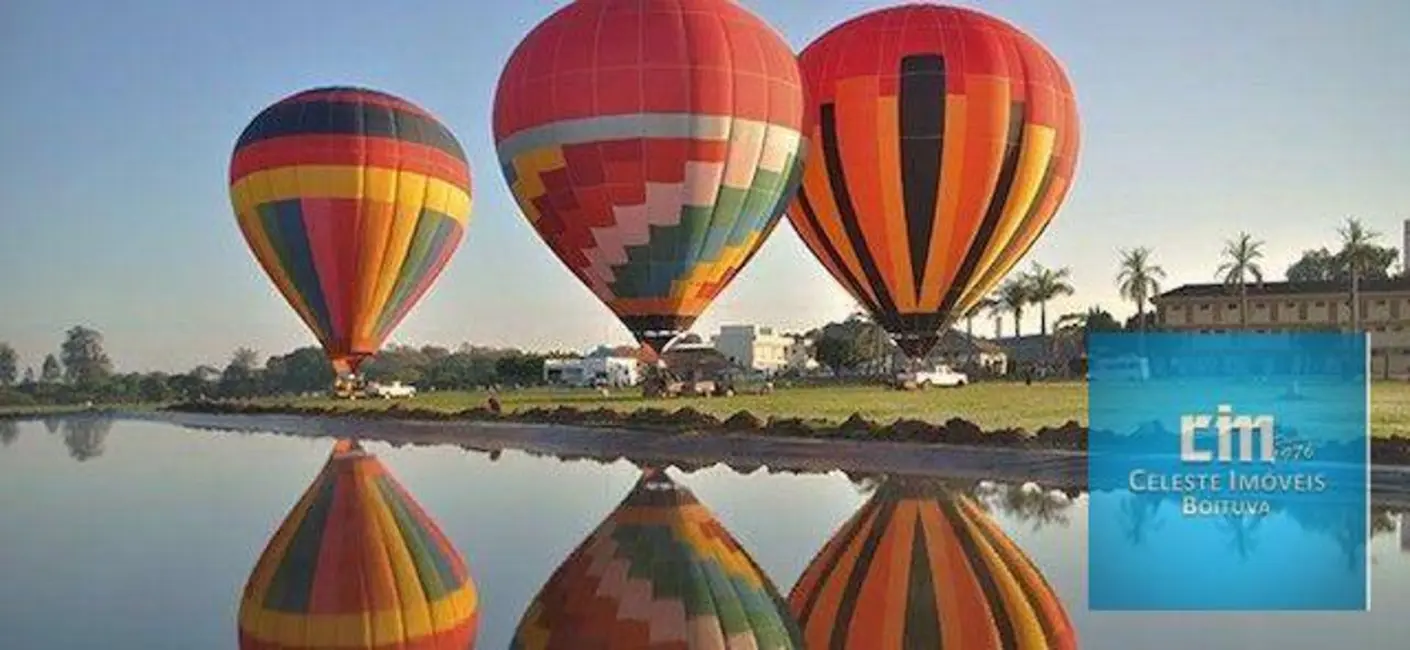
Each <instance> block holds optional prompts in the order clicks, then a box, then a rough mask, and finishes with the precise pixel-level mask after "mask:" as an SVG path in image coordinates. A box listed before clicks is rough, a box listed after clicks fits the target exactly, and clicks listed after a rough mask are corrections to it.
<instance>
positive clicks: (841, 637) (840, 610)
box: [828, 501, 896, 650]
mask: <svg viewBox="0 0 1410 650" xmlns="http://www.w3.org/2000/svg"><path fill="white" fill-rule="evenodd" d="M895 514H896V502H894V501H888V502H885V503H882V504H881V508H880V511H879V512H878V513H877V515H876V521H875V522H873V524H872V527H871V530H869V531H867V535H866V537H864V538H862V540H861V546H860V547H859V549H858V553H857V561H856V564H855V565H853V567H852V570H851V572H850V573H849V574H848V576H847V581H846V586H845V587H844V588H843V590H842V598H841V600H840V601H839V602H838V605H837V611H836V617H837V619H838V620H843V621H849V622H850V621H852V620H854V618H855V616H856V613H857V607H858V605H859V598H858V597H859V595H860V593H861V590H862V583H863V581H865V580H866V578H867V572H868V571H869V570H870V569H871V564H872V560H874V559H875V558H876V551H877V547H878V546H879V545H880V544H881V542H882V540H883V539H884V537H885V535H886V533H887V531H888V530H890V528H891V526H892V525H893V524H894V522H895V519H894V516H895ZM849 627H850V625H841V626H837V627H835V628H833V630H832V636H831V637H830V638H829V639H828V647H830V648H833V650H843V649H845V648H847V647H848V644H847V642H848V637H849V636H850V635H849V634H848V628H849Z"/></svg>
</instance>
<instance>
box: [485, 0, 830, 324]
mask: <svg viewBox="0 0 1410 650" xmlns="http://www.w3.org/2000/svg"><path fill="white" fill-rule="evenodd" d="M802 120H803V96H802V88H801V85H800V80H799V77H798V66H797V63H796V60H795V58H794V56H793V52H792V51H791V50H790V49H789V47H788V45H787V44H786V43H784V42H783V40H782V39H781V38H779V36H778V35H777V34H776V33H775V32H774V31H773V30H772V29H771V28H770V27H769V26H768V25H766V24H765V23H764V22H763V21H761V20H759V19H758V18H756V17H755V16H754V15H752V14H750V13H749V12H748V11H747V10H745V9H744V8H742V7H740V6H739V5H738V4H736V3H734V2H729V1H727V0H652V1H650V2H640V1H638V0H581V1H579V2H574V3H572V4H570V5H568V6H566V7H563V8H562V9H561V10H559V11H558V12H557V13H555V14H553V15H552V16H551V17H549V18H548V19H547V20H545V21H544V22H543V23H541V24H540V25H538V26H537V27H536V28H534V30H533V31H532V32H531V33H530V34H529V35H528V36H527V37H526V38H525V39H524V41H523V42H522V43H520V44H519V46H518V48H517V49H515V51H514V54H513V55H512V56H511V57H510V60H509V63H508V64H507V65H506V66H505V69H504V73H503V75H502V76H501V78H500V81H499V88H498V90H497V92H496V94H495V110H494V134H495V142H496V146H497V149H498V152H499V159H500V164H501V166H502V168H503V171H504V175H505V178H506V180H507V181H508V183H509V185H510V187H511V189H512V190H513V192H514V195H515V197H517V199H518V201H519V206H520V209H521V210H522V212H523V213H524V215H525V216H526V217H527V218H528V219H529V221H530V223H532V224H533V227H534V229H535V230H536V231H537V232H538V233H539V235H540V236H541V237H542V238H543V240H544V241H545V242H546V243H547V244H548V246H549V247H550V248H551V249H552V250H553V252H554V253H555V254H556V255H557V256H558V258H559V259H560V260H562V262H563V263H564V264H565V265H566V266H567V267H568V268H569V269H570V270H571V271H572V272H573V274H574V275H576V276H577V277H578V279H579V280H581V281H582V282H583V283H584V284H585V285H587V286H588V287H589V288H590V289H591V290H592V292H593V293H594V294H595V295H596V296H597V297H598V298H599V299H600V300H602V302H604V303H605V304H606V305H607V306H608V307H609V308H611V309H612V311H613V312H614V313H615V314H616V315H617V316H618V318H619V319H620V320H621V321H622V322H623V323H624V324H625V325H626V326H627V328H628V329H629V330H631V332H632V334H633V335H634V336H636V338H637V339H638V340H639V341H641V342H643V343H646V344H648V345H651V346H652V347H654V348H655V349H656V350H657V351H660V350H661V348H662V347H663V346H664V345H665V344H666V343H668V342H669V341H671V340H672V339H673V338H675V337H676V336H678V335H679V334H680V333H682V332H684V331H685V330H687V329H688V328H689V327H690V326H691V324H692V323H694V322H695V319H696V318H697V317H698V316H700V314H701V313H702V312H703V311H704V310H705V308H706V307H707V306H709V304H710V302H711V301H712V300H714V298H715V297H716V296H717V295H719V293H720V292H721V291H722V290H723V289H724V288H725V287H726V286H727V285H728V284H729V283H730V281H731V280H733V279H734V277H735V275H736V274H737V273H738V272H739V270H740V269H741V268H743V267H744V265H745V264H746V263H747V262H748V261H749V259H750V258H751V257H752V255H753V254H754V253H755V252H756V251H757V250H758V248H759V246H760V244H762V243H763V241H764V240H765V239H766V238H767V237H768V235H769V233H770V232H771V231H772V229H773V227H774V226H775V225H777V223H778V221H779V220H780V218H781V215H782V212H783V210H784V208H785V207H786V204H787V201H788V199H789V198H790V197H791V195H792V193H793V189H794V188H795V187H796V185H797V180H798V178H799V176H800V173H801V167H802V165H801V157H800V154H801V153H802V141H801V137H802V136H801V131H802Z"/></svg>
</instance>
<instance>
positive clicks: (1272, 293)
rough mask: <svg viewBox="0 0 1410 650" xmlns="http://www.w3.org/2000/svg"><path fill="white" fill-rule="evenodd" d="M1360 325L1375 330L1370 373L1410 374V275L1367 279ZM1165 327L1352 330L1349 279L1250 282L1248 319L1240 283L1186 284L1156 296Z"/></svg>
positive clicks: (1363, 285) (1158, 317)
mask: <svg viewBox="0 0 1410 650" xmlns="http://www.w3.org/2000/svg"><path fill="white" fill-rule="evenodd" d="M1360 301H1361V306H1360V314H1359V320H1360V329H1362V330H1364V331H1367V332H1370V334H1371V376H1372V377H1378V378H1390V377H1396V378H1404V377H1410V279H1407V278H1393V279H1382V280H1365V281H1362V282H1361V286H1360ZM1152 302H1153V303H1155V307H1156V323H1157V325H1158V327H1160V328H1161V329H1164V330H1172V331H1199V332H1226V331H1235V330H1240V329H1248V330H1250V331H1254V332H1288V331H1349V330H1350V329H1351V327H1352V310H1351V287H1350V285H1349V284H1348V283H1345V282H1300V283H1299V282H1266V283H1264V284H1263V285H1261V286H1260V285H1257V284H1250V285H1248V311H1249V313H1248V318H1247V320H1245V319H1244V318H1243V315H1242V311H1241V308H1240V305H1241V301H1240V298H1239V290H1238V287H1231V286H1225V285H1222V284H1187V285H1185V286H1182V287H1179V288H1177V289H1174V290H1171V291H1167V292H1165V293H1162V294H1160V295H1159V296H1156V297H1155V298H1154V299H1152Z"/></svg>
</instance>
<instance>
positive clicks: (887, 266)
mask: <svg viewBox="0 0 1410 650" xmlns="http://www.w3.org/2000/svg"><path fill="white" fill-rule="evenodd" d="M799 66H800V67H801V69H802V73H803V79H804V84H805V86H806V87H807V91H808V98H809V106H808V111H809V114H808V119H809V120H810V124H812V129H813V130H812V131H811V133H810V134H809V142H810V143H811V147H812V150H811V151H810V153H809V158H808V159H809V164H808V167H807V168H806V169H805V170H804V174H803V181H802V188H801V189H800V190H799V191H798V193H797V197H796V198H795V200H794V201H793V203H792V205H791V206H790V207H789V211H788V216H789V221H790V223H792V224H793V227H794V229H795V230H796V231H797V232H798V234H799V235H800V237H801V238H802V239H803V241H804V242H805V243H806V244H807V246H808V248H809V249H810V250H812V252H813V255H814V256H816V257H817V258H818V260H819V261H820V262H822V264H823V265H824V266H825V267H826V268H827V270H828V271H829V272H830V273H831V274H832V276H833V277H834V278H836V279H837V281H838V282H839V283H840V284H841V285H842V286H843V287H845V288H846V289H847V291H848V292H849V293H851V294H852V296H853V297H854V298H855V299H856V300H857V301H858V302H859V303H861V304H862V305H863V306H864V307H865V308H866V310H867V311H869V312H870V313H871V315H872V316H873V318H874V319H875V320H876V322H877V323H878V324H880V325H881V326H882V327H883V328H885V329H886V330H887V331H888V332H889V333H890V334H891V335H892V336H893V338H894V339H895V340H896V343H897V344H898V345H899V346H900V347H901V349H902V350H903V351H904V352H906V353H907V354H908V355H910V356H911V357H912V358H923V357H924V356H926V355H927V354H928V353H929V352H930V350H931V349H932V348H933V347H934V345H935V343H936V342H937V341H938V340H939V338H940V336H941V333H942V332H944V331H946V330H948V329H949V328H950V326H951V325H952V324H954V323H955V322H956V321H957V320H958V319H960V318H962V317H963V316H964V315H965V314H966V313H968V312H969V311H971V310H972V309H974V308H975V307H976V305H977V304H978V303H979V301H980V300H981V299H982V298H983V297H984V296H985V295H986V294H988V293H989V292H990V291H991V290H992V289H993V288H994V286H995V285H996V284H998V283H999V281H1000V280H1002V279H1003V278H1004V276H1005V275H1006V274H1007V273H1008V272H1009V271H1010V270H1011V269H1012V268H1013V267H1014V265H1015V264H1017V263H1018V261H1019V260H1020V259H1021V258H1022V257H1023V256H1024V255H1025V254H1026V253H1027V252H1028V250H1029V249H1030V248H1031V247H1032V246H1033V243H1034V242H1036V241H1037V240H1038V238H1039V236H1041V235H1042V234H1043V231H1044V229H1045V228H1047V226H1048V224H1049V222H1050V221H1051V220H1052V218H1053V215H1054V214H1055V213H1056V212H1057V209H1058V206H1059V205H1060V204H1061V203H1062V200H1063V198H1064V196H1065V195H1066V194H1067V191H1068V188H1069V186H1070V185H1071V183H1072V179H1073V171H1074V168H1075V166H1076V163H1077V148H1078V121H1077V105H1076V100H1075V99H1074V97H1073V93H1072V87H1071V86H1070V85H1069V83H1068V79H1067V76H1066V74H1065V73H1064V72H1063V70H1062V67H1061V65H1060V64H1059V63H1058V61H1057V60H1056V59H1054V58H1053V56H1052V55H1051V54H1049V53H1048V51H1047V50H1046V49H1044V48H1043V46H1042V45H1040V44H1039V43H1038V42H1037V41H1035V40H1033V39H1032V38H1031V37H1029V36H1027V35H1026V34H1024V33H1022V32H1020V31H1019V30H1018V29H1016V28H1014V27H1013V26H1011V25H1009V24H1007V23H1005V22H1003V21H1001V20H998V19H996V18H993V17H990V16H987V15H984V14H982V13H979V12H977V11H972V10H969V9H960V8H955V7H947V6H940V5H926V4H915V5H906V6H902V7H896V8H891V9H883V10H880V11H876V12H872V13H868V14H865V15H863V16H860V17H857V18H854V19H852V20H850V21H848V22H846V23H843V24H842V25H839V26H837V27H835V28H833V29H832V30H831V31H829V32H827V33H826V34H824V35H822V36H821V37H819V38H818V39H817V40H816V41H814V42H813V43H812V44H810V45H809V46H808V47H807V48H806V49H805V50H804V51H803V53H802V55H801V56H800V59H799Z"/></svg>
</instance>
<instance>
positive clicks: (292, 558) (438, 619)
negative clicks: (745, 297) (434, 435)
mask: <svg viewBox="0 0 1410 650" xmlns="http://www.w3.org/2000/svg"><path fill="white" fill-rule="evenodd" d="M478 625H479V600H478V595H477V593H476V591H475V584H474V582H472V581H471V579H470V573H469V571H468V570H467V569H466V566H465V562H464V560H462V559H461V557H460V554H459V553H458V552H457V551H456V550H455V548H454V547H452V546H451V544H450V541H449V540H447V539H446V537H445V535H443V534H442V533H441V531H440V529H439V528H438V527H437V526H436V524H435V523H434V522H433V521H431V519H430V517H428V516H427V515H426V513H425V512H424V511H422V510H421V508H420V506H418V505H417V504H416V502H415V501H414V500H413V499H412V498H411V496H410V495H408V494H407V493H406V490H404V489H403V488H402V487H401V485H399V484H398V483H397V481H396V479H394V478H393V477H392V475H391V474H390V473H388V472H387V470H386V468H385V467H383V466H382V464H381V463H380V462H379V461H378V460H377V459H376V457H374V456H372V455H370V454H368V453H366V452H364V451H363V450H362V448H361V447H360V446H359V445H357V444H356V443H352V442H348V441H340V442H339V443H338V444H337V446H336V447H335V448H334V450H333V453H332V455H331V456H330V457H329V459H328V462H327V464H326V465H325V466H324V467H323V470H322V471H321V472H320V473H319V474H318V477H317V478H316V479H314V481H313V484H312V485H310V486H309V488H308V491H307V492H305V493H304V495H303V497H302V498H301V499H299V501H298V504H296V505H295V506H294V509H293V511H292V512H290V513H289V516H288V517H287V518H286V519H285V520H284V523H283V524H281V525H280V526H279V529H278V531H277V532H275V533H274V538H273V539H271V540H270V542H269V545H268V546H267V547H266V548H265V550H264V553H263V554H262V555H261V556H260V559H259V562H258V563H257V564H256V565H255V569H254V571H253V573H252V574H251V575H250V579H249V582H248V583H247V584H246V585H245V592H244V597H243V598H242V599H241V601H240V627H239V629H240V648H241V650H320V649H323V648H329V649H332V648H338V649H341V650H412V649H414V650H466V649H467V648H472V647H474V641H475V633H476V631H477V629H478Z"/></svg>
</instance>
